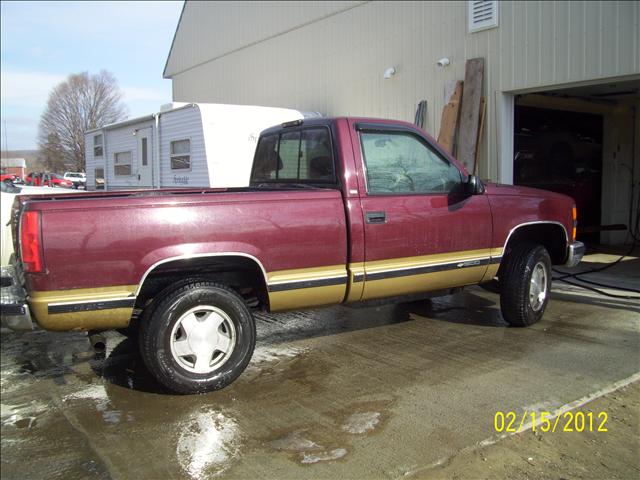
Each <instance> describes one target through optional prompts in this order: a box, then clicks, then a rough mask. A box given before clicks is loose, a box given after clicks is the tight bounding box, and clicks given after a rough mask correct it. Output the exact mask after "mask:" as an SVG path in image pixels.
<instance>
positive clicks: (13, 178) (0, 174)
mask: <svg viewBox="0 0 640 480" xmlns="http://www.w3.org/2000/svg"><path fill="white" fill-rule="evenodd" d="M0 182H3V183H4V184H16V183H17V184H19V183H23V182H22V179H21V178H20V177H19V176H18V175H15V174H13V173H7V172H6V171H5V170H4V169H2V171H0Z"/></svg>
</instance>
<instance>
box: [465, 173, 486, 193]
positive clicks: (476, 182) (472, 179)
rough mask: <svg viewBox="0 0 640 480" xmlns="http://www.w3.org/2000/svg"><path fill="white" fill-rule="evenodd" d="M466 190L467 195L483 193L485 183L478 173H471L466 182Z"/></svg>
mask: <svg viewBox="0 0 640 480" xmlns="http://www.w3.org/2000/svg"><path fill="white" fill-rule="evenodd" d="M465 192H466V193H467V195H482V194H483V193H484V184H483V183H482V180H480V178H478V177H477V176H476V175H469V176H468V177H467V183H466V184H465Z"/></svg>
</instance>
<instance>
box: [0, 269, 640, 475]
mask: <svg viewBox="0 0 640 480" xmlns="http://www.w3.org/2000/svg"><path fill="white" fill-rule="evenodd" d="M599 261H610V258H607V259H605V260H602V259H600V257H593V258H591V259H590V258H588V257H587V258H585V262H584V267H583V268H589V267H593V266H598V265H599V263H598V262H599ZM593 278H595V277H593ZM600 278H604V279H609V280H611V279H618V283H620V282H625V283H626V284H627V285H635V286H636V287H635V288H637V286H638V285H639V284H640V260H638V259H632V260H626V261H624V262H621V263H620V264H619V265H617V266H616V267H614V269H610V270H607V271H606V272H603V274H601V277H600ZM1 367H2V372H1V373H2V377H1V378H2V451H1V453H2V455H1V456H2V477H3V478H26V477H29V478H44V477H47V478H65V479H66V478H81V477H87V476H94V477H97V478H203V477H211V476H222V477H225V478H258V477H260V478H264V477H268V478H354V477H359V478H362V477H365V478H404V477H420V478H448V477H458V478H479V477H480V478H492V477H494V476H495V477H501V476H508V477H510V478H527V477H545V478H546V477H549V478H559V477H563V478H580V477H584V476H586V477H592V478H593V477H600V478H602V477H609V478H629V477H636V478H637V475H638V472H639V471H640V460H638V458H640V457H638V456H636V454H637V452H638V451H639V449H640V444H639V439H638V438H639V437H638V431H639V424H638V417H639V416H640V401H639V394H640V389H639V388H638V383H637V382H638V380H640V374H639V372H640V305H639V304H638V302H637V301H633V300H619V299H611V298H605V297H601V296H598V295H595V294H591V293H589V292H586V291H584V290H579V289H575V288H573V287H565V286H562V284H554V292H553V296H552V301H551V302H550V304H549V307H548V310H547V312H546V314H545V317H544V318H543V320H542V321H541V322H539V323H538V324H536V325H534V326H532V327H530V328H527V329H517V328H508V327H507V326H506V324H505V323H504V322H503V321H502V319H501V316H500V313H499V303H498V297H497V295H495V294H492V293H489V292H486V291H485V290H482V289H480V288H477V287H474V288H470V289H467V290H465V291H464V292H463V293H460V294H456V295H452V296H448V297H442V298H438V299H433V300H431V301H429V300H422V301H415V302H410V303H401V304H395V305H385V306H378V307H335V308H330V309H326V310H310V311H304V312H293V313H286V314H279V315H266V314H260V315H259V316H258V346H257V348H256V352H255V354H254V359H253V360H252V362H251V364H250V366H249V368H248V369H247V371H246V372H245V373H244V374H243V375H242V376H241V377H240V378H239V380H238V381H236V382H235V383H234V384H232V385H231V386H230V387H228V388H226V389H224V390H222V391H219V392H214V393H211V394H207V395H197V396H179V395H173V394H171V393H169V392H167V391H164V390H162V389H160V388H159V387H158V386H157V384H156V383H155V382H154V381H153V380H152V378H151V376H150V375H149V374H148V373H147V372H146V371H145V369H144V367H143V366H142V362H141V360H140V358H139V356H138V354H137V352H136V348H135V344H134V341H133V340H131V339H126V338H125V337H123V336H121V335H119V334H116V333H113V334H110V336H109V338H108V346H107V352H106V354H105V355H102V356H97V355H96V354H94V353H93V352H92V351H91V350H90V348H89V344H88V342H87V339H86V335H85V334H82V333H51V332H44V331H35V332H29V333H15V332H3V333H2V365H1ZM570 408H575V409H576V410H577V411H585V412H586V411H593V412H600V411H606V412H607V413H608V423H607V427H608V431H607V432H599V433H586V432H583V433H577V432H573V433H566V432H555V433H545V434H540V433H539V432H536V433H534V432H530V431H529V432H524V433H519V434H516V435H506V436H504V438H503V437H502V436H500V435H499V434H498V433H496V431H495V428H494V415H495V414H496V412H498V411H500V412H505V413H506V412H510V411H513V412H515V413H516V414H518V415H521V414H522V413H523V412H524V411H528V412H532V411H533V412H539V411H550V412H558V411H559V412H562V411H564V410H567V409H570Z"/></svg>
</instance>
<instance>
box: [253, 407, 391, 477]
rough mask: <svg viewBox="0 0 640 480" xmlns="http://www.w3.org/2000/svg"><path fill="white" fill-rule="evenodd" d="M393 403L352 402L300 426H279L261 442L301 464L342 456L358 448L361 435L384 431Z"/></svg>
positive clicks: (332, 459)
mask: <svg viewBox="0 0 640 480" xmlns="http://www.w3.org/2000/svg"><path fill="white" fill-rule="evenodd" d="M394 403H395V400H394V399H391V398H388V399H383V400H377V401H363V402H352V403H349V404H348V406H346V407H344V408H342V409H337V410H334V411H331V410H329V411H327V412H326V416H325V418H322V419H316V420H317V421H315V422H308V423H307V424H306V425H304V426H303V427H302V428H300V429H296V430H294V431H288V432H287V431H286V430H282V429H280V430H276V431H275V432H274V433H273V434H272V435H271V436H270V437H268V438H265V439H263V440H262V442H261V444H262V445H263V446H264V447H266V449H267V450H271V451H277V452H282V453H285V454H287V455H288V456H289V457H290V458H291V460H292V461H295V462H298V463H300V464H302V465H313V464H316V463H324V462H331V461H335V460H339V459H342V458H343V457H345V456H347V454H348V452H349V451H352V450H354V449H355V445H356V442H357V440H358V437H362V436H366V435H373V434H378V433H381V431H382V427H383V423H386V421H387V420H388V419H389V418H390V416H391V413H390V412H391V408H392V406H393V404H394ZM323 420H324V421H323Z"/></svg>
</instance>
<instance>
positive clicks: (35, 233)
mask: <svg viewBox="0 0 640 480" xmlns="http://www.w3.org/2000/svg"><path fill="white" fill-rule="evenodd" d="M20 257H21V258H20V259H21V260H22V265H23V267H24V271H25V272H30V273H40V272H43V271H44V261H43V258H42V234H41V231H40V212H24V213H23V214H22V218H21V219H20Z"/></svg>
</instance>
